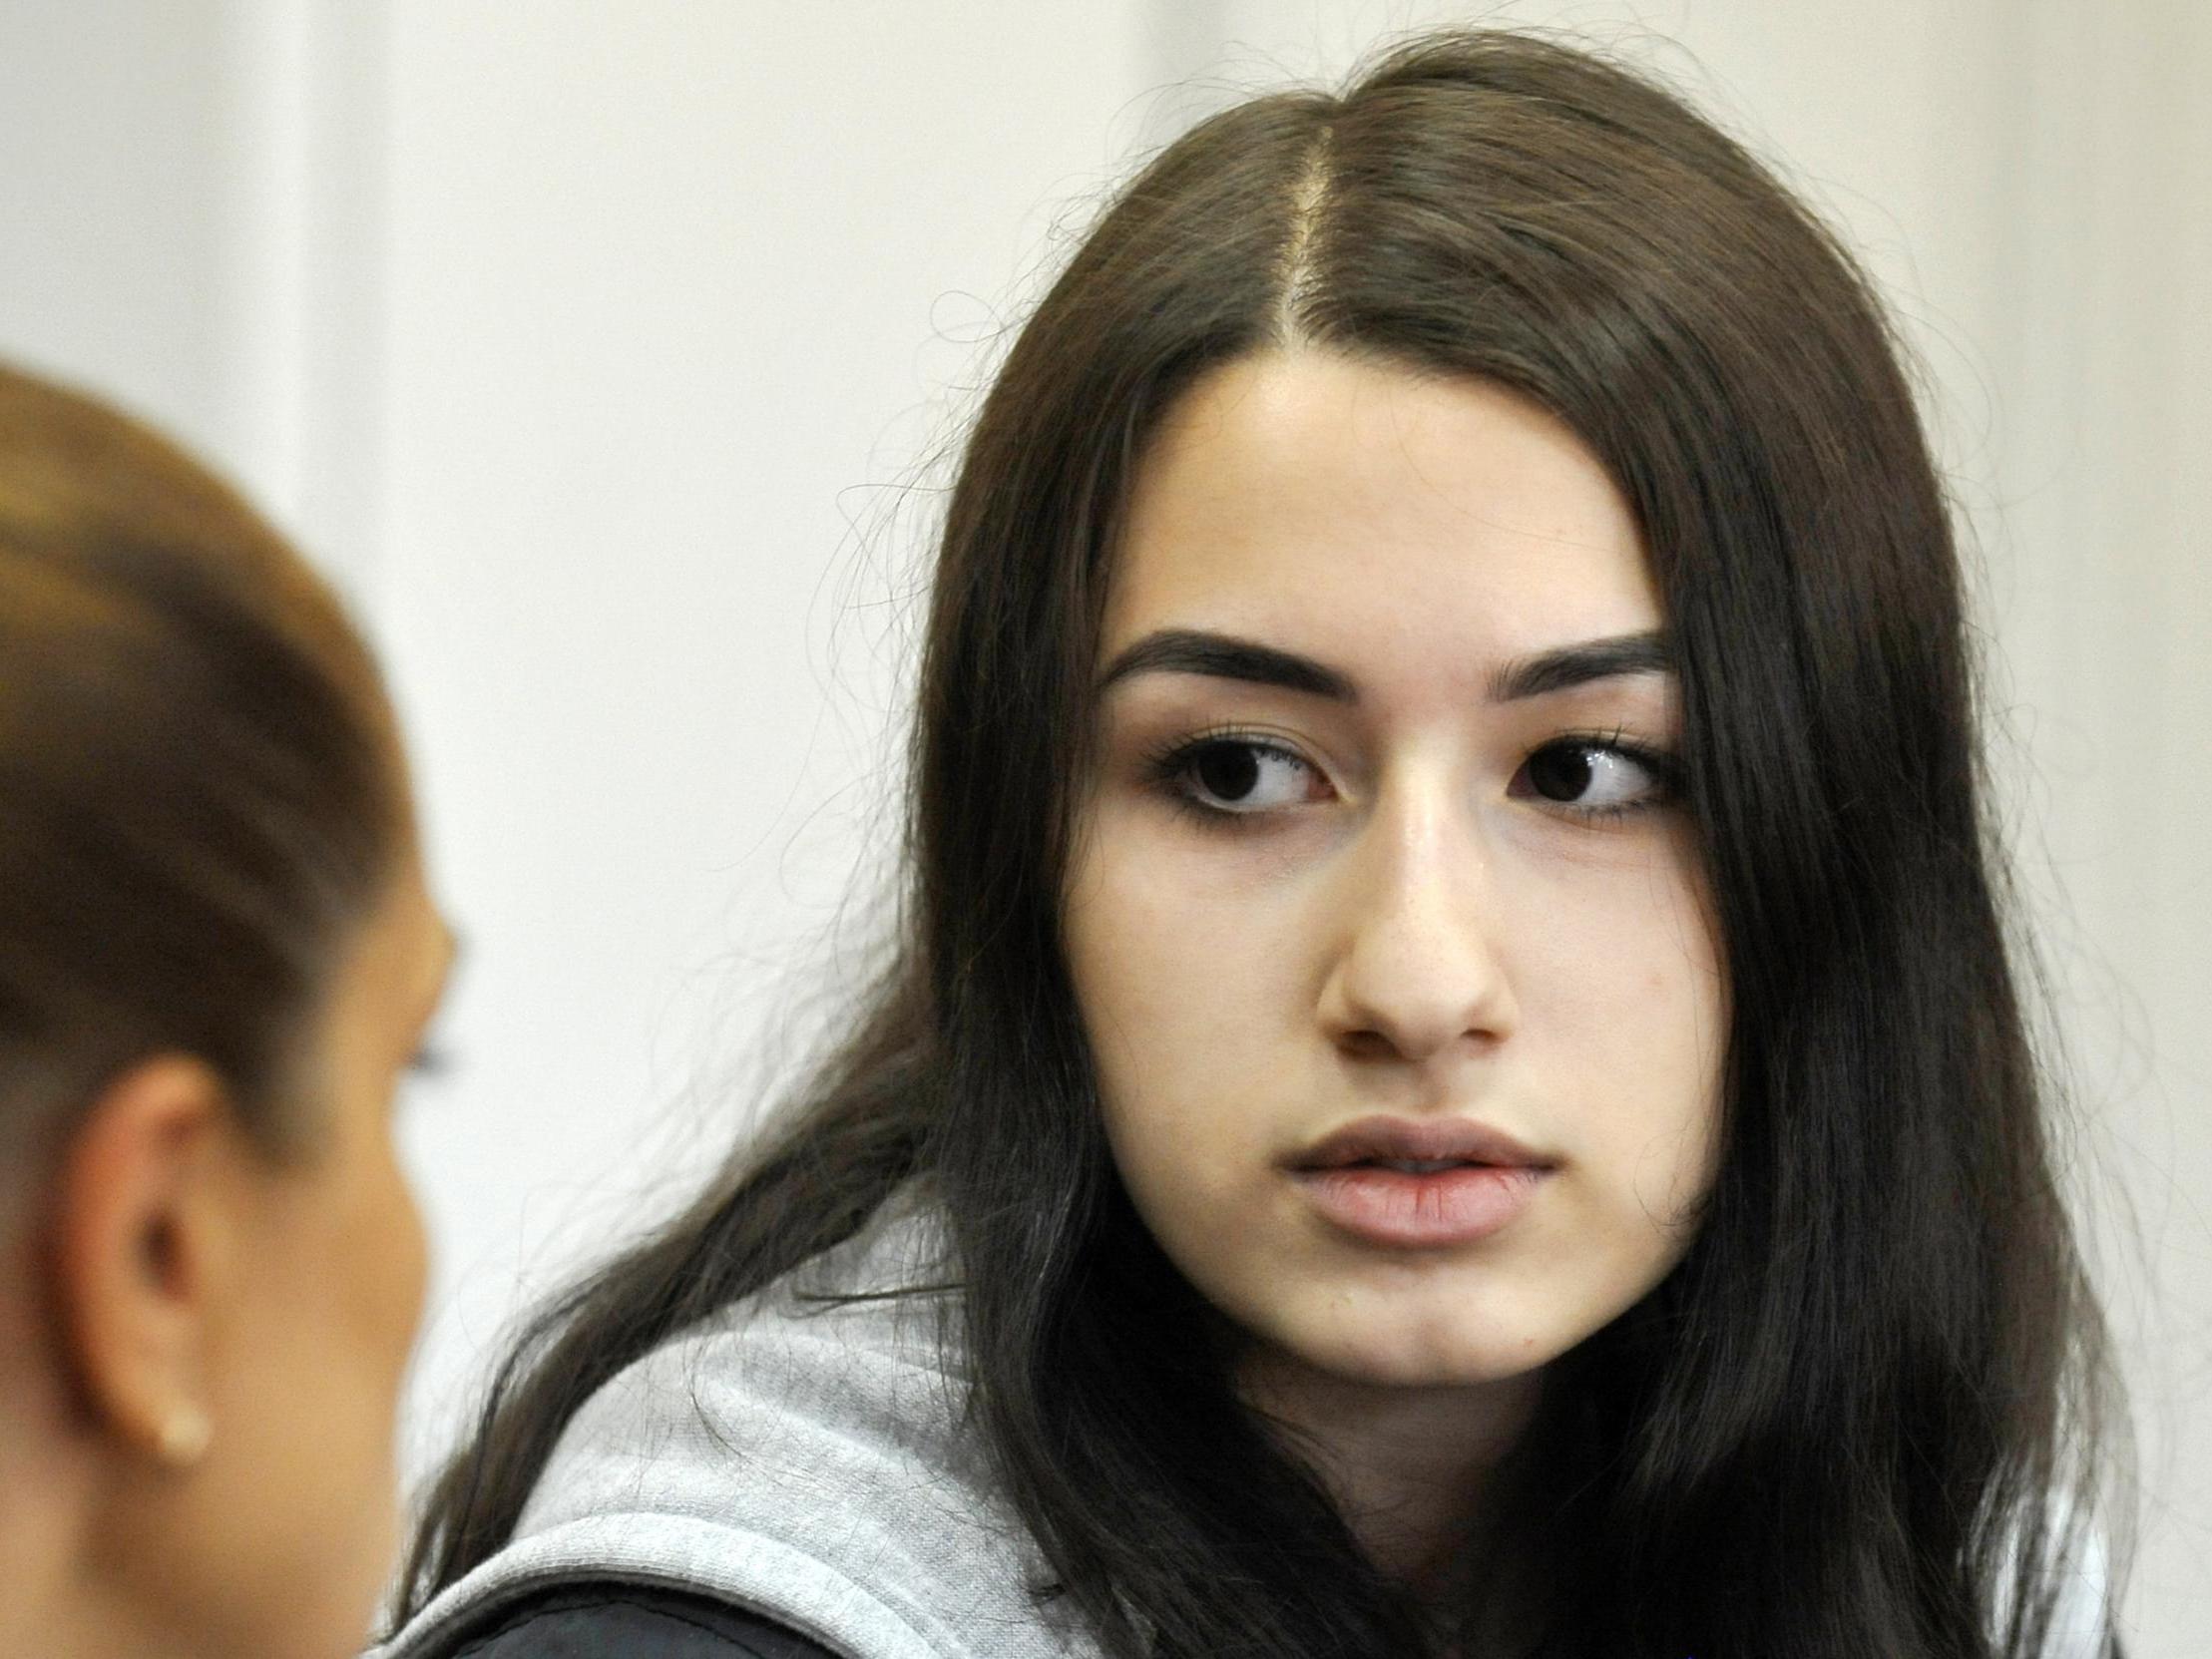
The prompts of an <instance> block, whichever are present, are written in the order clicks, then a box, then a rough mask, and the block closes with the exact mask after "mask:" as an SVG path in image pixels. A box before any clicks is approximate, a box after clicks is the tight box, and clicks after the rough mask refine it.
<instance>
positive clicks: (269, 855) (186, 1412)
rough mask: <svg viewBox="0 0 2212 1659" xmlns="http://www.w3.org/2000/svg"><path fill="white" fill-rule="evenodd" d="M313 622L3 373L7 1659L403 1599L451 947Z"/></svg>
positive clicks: (1, 1221) (250, 1646) (224, 508)
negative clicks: (406, 1158)
mask: <svg viewBox="0 0 2212 1659" xmlns="http://www.w3.org/2000/svg"><path fill="white" fill-rule="evenodd" d="M411 825H412V810H411V807H410V805H409V800H408V793H407V785H406V779H405V773H404V769H403V767H402V764H401V761H400V756H399V751H398V747H397V744H396V740H395V736H394V731H393V726H392V720H391V716H390V713H389V710H388V709H387V707H386V704H385V700H384V696H383V693H382V691H381V690H380V688H379V685H378V681H377V676H376V672H375V670H374V668H373V667H372V666H371V664H370V661H369V658H368V656H367V654H366V653H365V652H364V650H363V648H362V646H361V643H360V641H359V640H358V638H356V636H355V635H354V633H353V631H352V629H351V628H350V627H349V626H348V624H347V622H345V620H344V618H343V616H342V615H341V614H340V612H339V609H338V606H337V604H336V602H335V601H334V600H333V599H332V598H331V596H330V594H329V593H328V592H327V591H326V590H325V589H324V588H323V586H322V585H321V584H320V583H319V582H318V581H316V579H315V578H314V577H313V576H311V575H310V574H309V573H308V571H307V569H306V567H305V566H303V565H302V564H301V563H300V562H299V560H298V559H297V558H296V557H295V556H294V555H293V554H292V553H291V551H290V550H289V549H288V548H286V547H285V546H284V545H283V543H282V542H281V541H279V540H278V538H277V537H276V536H275V535H274V534H273V533H272V532H271V531H270V530H269V529H268V528H267V527H266V526H265V525H264V524H263V523H262V522H261V521H260V520H259V519H258V518H257V517H255V516H254V515H253V513H252V512H251V511H250V510H249V509H247V508H246V506H245V505H244V504H243V503H242V502H240V501H239V500H238V499H237V498H236V497H235V496H234V495H233V494H231V492H230V491H229V490H228V489H226V488H225V487H224V486H222V485H221V484H220V483H218V482H217V481H216V480H214V479H213V478H211V477H210V476H209V475H208V474H207V473H206V472H204V471H202V470H201V469H200V468H199V467H198V466H196V465H195V464H194V463H193V462H192V461H190V460H189V459H187V458H186V457H185V456H184V455H182V454H180V453H179V452H178V451H177V450H176V449H174V448H173V447H171V446H170V445H169V444H168V443H166V442H164V441H163V440H162V439H160V438H158V437H156V436H155V435H153V434H152V433H150V432H148V431H146V430H145V429H144V428H142V427H140V426H138V425H136V424H134V423H132V422H130V421H128V420H126V419H124V418H123V417H122V416H120V415H117V414H115V413H113V412H112V411H110V410H108V409H105V408H103V407H101V406H99V405H97V404H95V403H93V402H91V401H90V400H88V399H86V398H83V397H79V396H76V395H74V394H71V393H68V392H64V391H61V390H59V389H57V388H55V387H53V386H50V385H47V384H44V383H42V382H40V381H37V380H34V379H32V378H30V377H28V376H25V375H22V374H18V373H14V372H11V371H8V370H5V369H0V1249H4V1252H5V1255H4V1258H0V1652H5V1653H9V1654H37V1655H39V1656H40V1659H79V1656H84V1659H113V1656H115V1655H119V1654H128V1655H131V1656H132V1659H187V1656H206V1659H217V1656H221V1659H311V1656H315V1655H326V1656H333V1659H334V1656H336V1655H339V1654H344V1653H349V1652H353V1651H355V1650H356V1649H357V1648H358V1645H359V1642H360V1639H361V1635H362V1632H363V1631H364V1630H365V1629H366V1628H367V1625H368V1622H369V1619H370V1616H371V1613H372V1612H373V1610H374V1606H375V1599H376V1595H377V1591H378V1588H379V1585H380V1584H381V1582H382V1581H383V1578H384V1575H385V1574H386V1573H387V1572H388V1570H389V1564H390V1553H391V1546H392V1542H393V1532H394V1518H395V1504H394V1493H393V1468H392V1459H391V1438H392V1434H391V1431H392V1409H393V1402H394V1396H395V1393H396V1390H397V1387H398V1382H399V1375H400V1371H401V1368H402V1365H403V1363H404V1361H405V1358H406V1355H407V1351H408V1348H409V1346H410V1343H411V1341H412V1337H413V1333H414V1329H415V1322H416V1317H417V1314H418V1312H419V1309H420V1304H421V1297H422V1278H423V1249H422V1232H421V1228H420V1226H419V1224H418V1222H417V1219H416V1215H415V1210H414V1206H413V1203H412V1202H411V1200H410V1198H409V1195H408V1192H407V1188H406V1185H405V1183H404V1182H403V1180H402V1179H401V1177H400V1174H399V1171H398V1169H397V1166H396V1164H395V1162H394V1158H393V1150H392V1139H391V1130H390V1124H389V1108H390V1104H391V1097H392V1092H393V1085H394V1079H395V1077H396V1076H397V1075H398V1073H399V1072H400V1070H401V1069H402V1068H403V1067H404V1066H405V1065H406V1064H407V1062H408V1060H409V1057H410V1056H411V1055H412V1054H414V1053H415V1051H416V1048H417V1044H418V1042H419V1039H420V1034H421V1031H422V1028H423V1025H424V1023H425V1022H426V1020H427V1019H428V1018H429V1015H430V1011H431V1007H432V1005H433V1003H434V1002H435V1001H436V1000H437V996H438V993H439V986H440V982H441V980H442V978H443V976H444V973H445V971H446V964H447V959H448V957H449V955H450V951H451V947H450V945H449V943H448V940H447V936H446V932H445V928H444V925H443V924H442V923H441V921H440V920H439V918H438V914H437V912H436V910H435V909H434V907H433V906H432V904H431V902H430V900H429V898H428V897H427V895H426V892H425V888H424V882H423V875H422V870H421V867H420V863H419V860H418V858H417V855H416V850H415V838H414V832H413V829H412V827H411Z"/></svg>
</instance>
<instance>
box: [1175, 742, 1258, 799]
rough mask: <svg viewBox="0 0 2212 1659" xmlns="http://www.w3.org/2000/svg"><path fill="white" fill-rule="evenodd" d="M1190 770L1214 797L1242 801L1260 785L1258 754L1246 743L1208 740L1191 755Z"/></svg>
mask: <svg viewBox="0 0 2212 1659" xmlns="http://www.w3.org/2000/svg"><path fill="white" fill-rule="evenodd" d="M1190 772H1191V776H1193V777H1194V778H1196V779H1197V781H1198V787H1199V788H1201V789H1203V790H1204V791H1205V792H1206V793H1207V794H1209V795H1211V796H1212V797H1213V798H1214V799H1215V800H1217V801H1221V802H1224V803H1226V802H1230V801H1241V800H1243V799H1244V797H1245V796H1247V795H1249V794H1250V793H1251V792H1252V791H1253V789H1254V788H1256V787H1257V786H1258V784H1259V755H1258V754H1257V753H1256V752H1255V751H1254V749H1253V748H1252V745H1251V744H1249V743H1208V744H1207V745H1206V746H1205V747H1204V748H1202V749H1200V750H1199V751H1198V752H1197V754H1196V755H1195V756H1194V757H1193V758H1192V760H1191V763H1190Z"/></svg>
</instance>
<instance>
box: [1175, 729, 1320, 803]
mask: <svg viewBox="0 0 2212 1659" xmlns="http://www.w3.org/2000/svg"><path fill="white" fill-rule="evenodd" d="M1175 772H1176V777H1177V787H1178V788H1179V789H1180V790H1181V791H1182V793H1183V794H1184V795H1185V796H1187V797H1188V798H1189V800H1190V801H1191V803H1192V804H1193V805H1195V806H1199V807H1202V808H1204V809H1206V810H1207V811H1211V812H1227V813H1249V812H1265V811H1268V810H1269V809H1270V808H1274V807H1283V806H1295V805H1297V804H1298V803H1299V802H1300V801H1302V800H1304V799H1306V798H1307V796H1308V795H1309V794H1310V793H1311V791H1312V784H1313V780H1314V770H1313V768H1312V767H1311V766H1309V765H1308V764H1307V763H1306V762H1305V761H1304V760H1303V759H1301V758H1300V757H1299V756H1297V755H1296V754H1293V753H1292V752H1291V751H1290V750H1288V749H1286V748H1282V747H1280V746H1279V745H1277V744H1274V743H1259V742H1253V741H1250V740H1248V739H1244V738H1232V737H1209V738H1206V739H1204V740H1203V741H1201V742H1198V743H1195V744H1192V745H1191V746H1190V747H1189V748H1188V749H1186V750H1184V751H1183V753H1182V756H1181V758H1180V761H1179V763H1178V764H1177V765H1176V767H1175Z"/></svg>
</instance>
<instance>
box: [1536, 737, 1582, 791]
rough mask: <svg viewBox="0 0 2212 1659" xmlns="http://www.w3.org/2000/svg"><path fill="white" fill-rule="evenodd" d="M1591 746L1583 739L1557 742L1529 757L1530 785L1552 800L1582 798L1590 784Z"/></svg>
mask: <svg viewBox="0 0 2212 1659" xmlns="http://www.w3.org/2000/svg"><path fill="white" fill-rule="evenodd" d="M1591 752H1592V751H1591V750H1589V749H1588V748H1586V747H1584V746H1583V745H1581V744H1579V743H1553V744H1551V745H1549V746H1548V747H1547V748H1542V749H1539V750H1537V752H1536V753H1535V754H1533V755H1531V756H1530V757H1529V784H1530V787H1532V788H1533V789H1535V790H1536V792H1537V793H1538V794H1540V795H1542V796H1543V797H1544V798H1545V799H1546V800H1548V801H1561V802H1571V801H1578V800H1580V799H1581V798H1582V791H1584V790H1585V789H1587V788H1588V787H1589V784H1590V774H1591V770H1592V767H1591V764H1590V755H1591Z"/></svg>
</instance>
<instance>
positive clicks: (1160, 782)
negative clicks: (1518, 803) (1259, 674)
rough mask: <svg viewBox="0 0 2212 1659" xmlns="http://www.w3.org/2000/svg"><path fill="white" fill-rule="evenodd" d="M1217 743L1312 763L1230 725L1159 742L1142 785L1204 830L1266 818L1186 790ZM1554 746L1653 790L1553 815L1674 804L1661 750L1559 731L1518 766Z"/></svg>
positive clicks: (1619, 813)
mask: <svg viewBox="0 0 2212 1659" xmlns="http://www.w3.org/2000/svg"><path fill="white" fill-rule="evenodd" d="M1219 743H1230V744H1239V745H1244V746H1248V747H1251V748H1255V749H1264V750H1268V751H1270V752H1272V753H1275V754H1279V755H1284V756H1286V757H1288V758H1290V759H1292V760H1295V761H1296V762H1297V763H1298V764H1299V765H1301V766H1305V767H1309V768H1311V767H1312V766H1313V762H1312V761H1310V760H1308V759H1306V757H1305V756H1304V755H1302V754H1300V753H1299V752H1298V751H1297V750H1296V749H1294V748H1293V747H1291V745H1289V744H1288V743H1285V742H1283V741H1281V740H1280V739H1278V738H1275V737H1270V736H1268V735H1266V734H1265V733H1262V732H1255V731H1249V730H1245V729H1242V728H1239V727H1235V726H1216V727H1211V728H1209V729H1207V730H1204V731H1200V732H1195V733H1193V734H1191V735H1190V736H1187V737H1179V738H1176V739H1175V740H1173V741H1172V742H1169V743H1165V744H1162V745H1161V746H1160V747H1159V748H1157V749H1155V750H1154V751H1153V752H1151V753H1150V754H1148V755H1146V756H1145V758H1144V777H1145V781H1146V782H1147V783H1148V784H1149V785H1150V787H1152V788H1153V789H1155V790H1156V791H1158V792H1159V794H1160V795H1162V796H1163V797H1164V798H1165V799H1166V801H1167V802H1168V804H1169V805H1171V806H1173V807H1174V808H1175V809H1176V810H1177V811H1179V812H1181V813H1183V814H1184V815H1185V816H1186V817H1188V818H1189V819H1190V820H1191V821H1193V822H1194V823H1197V824H1199V825H1200V826H1202V827H1204V828H1206V829H1212V830H1221V831H1225V832H1227V833H1231V834H1234V833H1237V832H1240V831H1242V830H1245V829H1247V828H1249V827H1251V824H1250V823H1249V822H1248V821H1250V820H1259V819H1264V818H1266V817H1268V816H1269V814H1268V813H1267V812H1265V811H1257V812H1230V811H1227V810H1226V809H1224V808H1221V807H1216V806H1208V805H1207V804H1206V803H1205V802H1204V801H1201V800H1199V799H1198V798H1197V796H1196V795H1195V794H1194V793H1193V792H1192V790H1191V788H1190V768H1191V766H1192V764H1193V763H1194V762H1195V761H1196V759H1197V757H1198V756H1199V754H1201V753H1202V752H1203V751H1204V750H1206V749H1207V748H1209V747H1212V746H1213V745H1215V744H1219ZM1557 748H1579V749H1602V750H1604V751H1606V752H1608V753H1611V754H1616V755H1618V756H1620V758H1621V759H1623V760H1626V761H1627V762H1629V763H1630V764H1631V765H1634V766H1637V767H1640V768H1641V769H1642V770H1643V771H1645V772H1648V773H1649V774H1650V775H1651V778H1652V782H1653V789H1652V792H1651V794H1650V795H1649V796H1648V797H1647V798H1645V799H1643V800H1640V801H1633V802H1619V803H1616V804H1613V805H1609V806H1588V807H1578V806H1574V805H1571V804H1569V803H1567V802H1562V801H1552V802H1549V803H1548V805H1549V808H1550V810H1551V811H1553V812H1555V813H1559V814H1562V815H1564V816H1566V817H1568V818H1573V819H1577V820H1579V821H1580V822H1582V823H1585V824H1591V825H1598V824H1604V823H1608V822H1614V821H1617V820H1619V819H1622V818H1627V817H1632V816H1634V815H1635V814H1637V813H1642V812H1650V811H1653V810H1655V809H1658V808H1661V807H1665V806H1669V805H1672V804H1673V802H1674V799H1675V795H1676V791H1677V788H1678V786H1679V783H1680V778H1681V762H1680V760H1679V759H1678V758H1677V757H1676V756H1675V755H1673V754H1672V753H1670V752H1668V751H1667V750H1665V749H1659V748H1654V747H1652V746H1651V745H1649V744H1646V743H1639V742H1636V741H1634V740H1632V739H1630V738H1629V737H1628V736H1627V735H1626V733H1625V732H1623V731H1622V730H1621V728H1620V727H1618V726H1615V727H1613V728H1612V729H1611V730H1609V731H1597V730H1585V731H1562V732H1560V733H1558V734H1557V735H1556V736H1553V737H1548V738H1547V739H1546V740H1545V741H1544V742H1542V743H1539V744H1538V745H1537V746H1536V747H1535V748H1533V749H1531V750H1529V752H1528V753H1527V754H1526V755H1524V756H1523V757H1522V765H1523V766H1526V765H1527V764H1528V763H1529V761H1531V760H1533V759H1535V758H1536V756H1538V755H1539V754H1542V753H1544V752H1545V751H1546V750H1547V749H1557ZM1514 775H1515V776H1516V777H1519V776H1520V775H1521V769H1520V767H1516V768H1515V770H1514Z"/></svg>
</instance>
